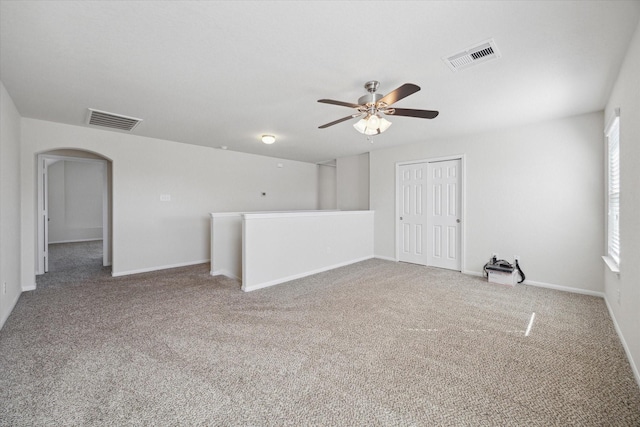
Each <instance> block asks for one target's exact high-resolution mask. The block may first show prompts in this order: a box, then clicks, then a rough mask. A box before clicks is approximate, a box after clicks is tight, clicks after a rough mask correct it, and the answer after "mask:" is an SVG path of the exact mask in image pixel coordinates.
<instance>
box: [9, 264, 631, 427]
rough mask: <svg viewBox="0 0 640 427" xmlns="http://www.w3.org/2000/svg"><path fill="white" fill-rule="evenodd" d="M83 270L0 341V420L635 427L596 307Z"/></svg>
mask: <svg viewBox="0 0 640 427" xmlns="http://www.w3.org/2000/svg"><path fill="white" fill-rule="evenodd" d="M92 268H93V275H91V274H88V272H85V274H80V273H78V272H77V271H76V273H70V274H69V275H68V276H67V279H63V276H59V277H58V279H57V280H52V279H50V278H46V279H45V278H39V282H38V289H37V290H36V291H33V292H28V293H25V294H23V295H22V296H21V298H20V300H19V302H18V304H17V306H16V309H15V310H14V313H13V314H12V315H11V316H10V318H9V319H8V321H7V323H6V325H5V327H4V328H3V329H2V331H0V372H1V373H2V375H1V377H0V425H6V426H26V425H30V426H31V425H78V426H80V425H81V426H94V425H219V426H245V425H248V426H302V425H321V426H327V425H331V426H359V425H375V426H568V425H575V426H639V425H640V389H639V388H638V385H637V384H636V383H635V380H634V378H633V374H632V372H631V368H630V366H629V363H628V361H627V360H626V358H625V354H624V351H623V349H622V346H621V344H620V342H619V340H618V338H617V336H616V334H615V331H614V328H613V325H612V322H611V319H610V317H609V315H608V313H607V309H606V306H605V304H604V301H603V300H602V299H599V298H595V297H589V296H583V295H574V294H569V293H564V292H559V291H553V290H549V289H539V288H533V287H528V286H522V285H519V286H516V287H514V288H510V287H506V286H501V285H494V284H489V283H487V282H486V280H484V279H482V278H478V277H468V276H464V275H461V274H460V273H454V272H450V271H446V270H439V269H432V268H425V267H420V266H414V265H408V264H402V263H394V262H389V261H382V260H369V261H365V262H361V263H358V264H355V265H352V266H348V267H344V268H340V269H336V270H333V271H329V272H325V273H322V274H318V275H315V276H312V277H308V278H304V279H300V280H295V281H292V282H289V283H286V284H281V285H278V286H275V287H271V288H267V289H263V290H259V291H254V292H251V293H243V292H242V291H241V290H240V284H239V283H238V282H236V281H233V280H230V279H226V278H223V277H215V278H214V277H210V276H209V275H208V271H209V266H208V264H207V265H199V266H194V267H185V268H179V269H174V270H170V271H161V272H155V273H148V274H140V275H135V276H128V277H119V278H111V277H109V275H108V274H105V269H103V268H102V267H101V266H95V265H94V266H93V267H92ZM77 269H78V267H76V270H77ZM79 269H82V267H79ZM48 274H49V273H48ZM532 312H535V313H536V316H535V321H534V323H533V326H532V328H531V330H530V334H529V336H525V331H526V329H527V326H528V324H529V321H530V318H531V314H532Z"/></svg>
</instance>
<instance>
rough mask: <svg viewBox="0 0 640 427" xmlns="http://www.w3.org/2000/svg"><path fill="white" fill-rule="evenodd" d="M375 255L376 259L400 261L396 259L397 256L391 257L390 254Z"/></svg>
mask: <svg viewBox="0 0 640 427" xmlns="http://www.w3.org/2000/svg"><path fill="white" fill-rule="evenodd" d="M373 257H374V258H376V259H381V260H383V261H393V262H398V260H397V259H395V258H391V257H389V256H382V255H374V256H373Z"/></svg>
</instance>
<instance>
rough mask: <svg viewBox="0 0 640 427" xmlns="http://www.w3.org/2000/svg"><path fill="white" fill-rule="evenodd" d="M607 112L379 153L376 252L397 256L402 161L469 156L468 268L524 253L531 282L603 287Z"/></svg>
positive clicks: (590, 289) (374, 164) (374, 193)
mask: <svg viewBox="0 0 640 427" xmlns="http://www.w3.org/2000/svg"><path fill="white" fill-rule="evenodd" d="M602 121H603V115H602V113H592V114H586V115H581V116H577V117H571V118H567V119H563V120H555V121H549V122H545V123H539V124H536V125H531V126H525V127H518V128H512V129H507V130H501V131H496V132H491V133H485V134H479V135H472V136H465V137H459V138H451V139H447V140H432V141H428V142H425V143H424V144H414V145H408V146H403V147H398V148H392V149H388V150H379V151H374V152H371V154H370V158H371V209H372V210H375V212H376V220H375V221H376V226H375V253H376V256H379V257H384V258H395V223H396V221H395V164H396V163H397V162H405V161H411V160H422V159H429V158H437V157H443V156H450V155H462V154H464V155H465V163H466V171H465V176H466V179H465V187H466V200H465V213H464V222H465V223H464V226H465V231H464V235H463V239H464V241H465V251H464V253H463V262H464V269H465V272H466V273H476V274H479V273H480V272H481V271H482V267H483V265H484V264H485V263H486V262H487V261H488V259H489V258H490V257H491V254H492V253H494V252H495V253H498V254H499V255H500V257H501V258H505V259H509V260H511V261H513V256H514V255H519V256H520V259H521V262H520V264H521V266H522V268H523V270H524V272H525V274H526V275H527V280H528V281H531V282H536V283H537V284H541V285H547V286H558V287H568V288H574V289H577V290H581V291H583V292H585V293H596V294H597V293H600V292H602V291H603V285H602V280H601V277H602V272H601V271H602V270H601V260H600V256H601V255H602V254H601V252H602V245H603V224H604V223H603V203H604V201H603V193H602V192H603V178H602V174H603V165H602V161H603V153H602V132H603V125H602Z"/></svg>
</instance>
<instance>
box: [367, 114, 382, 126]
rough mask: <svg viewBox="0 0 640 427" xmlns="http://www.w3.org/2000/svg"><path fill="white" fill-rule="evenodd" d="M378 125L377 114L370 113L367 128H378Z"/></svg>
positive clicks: (378, 118)
mask: <svg viewBox="0 0 640 427" xmlns="http://www.w3.org/2000/svg"><path fill="white" fill-rule="evenodd" d="M379 127H380V117H378V115H377V114H372V115H371V117H369V120H367V128H368V129H378V128H379Z"/></svg>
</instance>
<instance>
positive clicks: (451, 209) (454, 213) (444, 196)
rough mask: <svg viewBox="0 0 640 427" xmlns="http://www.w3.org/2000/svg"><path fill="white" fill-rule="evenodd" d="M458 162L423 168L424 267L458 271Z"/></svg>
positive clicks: (459, 208)
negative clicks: (425, 179)
mask: <svg viewBox="0 0 640 427" xmlns="http://www.w3.org/2000/svg"><path fill="white" fill-rule="evenodd" d="M461 163H462V162H461V160H460V159H455V160H446V161H439V162H430V163H428V164H427V176H428V178H427V179H428V186H427V205H428V209H427V225H428V232H427V241H428V244H427V265H430V266H433V267H440V268H447V269H450V270H458V271H460V270H461V266H462V262H461V255H460V253H461V251H460V244H461V233H460V229H461V226H460V221H461V218H462V216H461V204H462V194H461V191H460V188H461V186H460V184H461Z"/></svg>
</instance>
